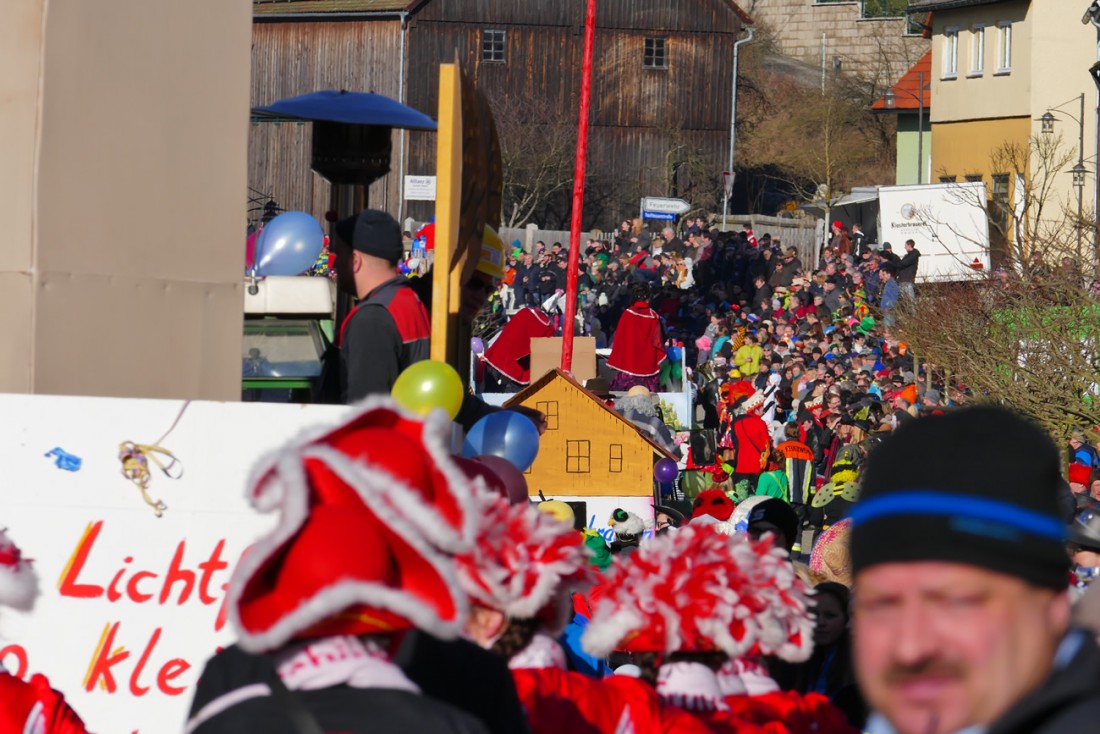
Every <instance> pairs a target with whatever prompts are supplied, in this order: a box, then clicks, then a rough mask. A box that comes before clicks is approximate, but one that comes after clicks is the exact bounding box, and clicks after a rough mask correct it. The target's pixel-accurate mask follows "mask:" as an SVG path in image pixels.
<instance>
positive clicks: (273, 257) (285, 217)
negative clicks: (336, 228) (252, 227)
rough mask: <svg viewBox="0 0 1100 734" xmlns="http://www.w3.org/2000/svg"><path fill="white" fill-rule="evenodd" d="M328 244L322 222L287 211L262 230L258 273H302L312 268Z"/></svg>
mask: <svg viewBox="0 0 1100 734" xmlns="http://www.w3.org/2000/svg"><path fill="white" fill-rule="evenodd" d="M324 246H325V232H324V230H323V229H321V223H320V222H318V221H317V220H316V219H314V218H313V217H312V216H310V215H309V214H306V213H305V212H285V213H283V214H280V215H279V216H277V217H275V218H274V219H272V220H271V221H270V222H268V223H267V226H265V227H264V228H263V229H262V230H260V237H259V239H258V240H257V241H256V256H255V262H254V263H253V269H254V270H255V275H259V276H268V275H299V274H301V273H304V272H305V271H307V270H309V269H310V267H312V266H313V263H315V262H317V257H318V256H319V255H320V254H321V250H322V248H324Z"/></svg>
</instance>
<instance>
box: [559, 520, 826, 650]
mask: <svg viewBox="0 0 1100 734" xmlns="http://www.w3.org/2000/svg"><path fill="white" fill-rule="evenodd" d="M603 588H604V589H605V593H604V594H603V595H602V596H601V597H600V598H599V599H598V600H597V601H596V603H595V610H594V612H593V615H592V621H591V622H590V623H589V625H588V629H587V630H586V631H585V633H584V637H583V638H582V640H581V642H582V644H583V645H584V649H585V650H586V651H588V652H589V653H591V654H593V655H596V656H603V655H606V654H607V653H609V652H611V651H612V650H620V649H621V650H629V651H631V652H662V653H672V652H724V653H725V654H726V655H728V656H729V657H730V658H731V659H736V658H739V657H741V656H745V655H750V656H752V655H774V656H777V657H779V658H782V659H784V660H788V661H791V662H798V661H802V660H806V659H807V658H809V656H810V653H811V652H812V651H813V628H814V623H813V620H812V619H811V617H810V614H809V612H808V608H809V598H810V593H811V592H810V591H809V590H808V588H807V587H806V585H805V584H804V583H803V582H802V580H801V579H799V578H798V577H797V576H796V575H795V572H794V568H793V567H792V566H791V564H790V563H789V562H788V561H787V553H786V551H785V550H783V549H782V548H775V547H774V546H773V545H772V540H771V537H770V536H769V537H765V538H763V539H761V540H753V539H752V538H751V537H750V536H748V535H745V534H738V535H734V536H725V535H720V534H719V533H717V532H715V530H714V529H713V528H712V527H711V526H709V525H702V526H700V525H698V524H695V523H692V524H689V525H687V526H686V527H683V528H681V529H680V530H679V532H676V533H668V534H665V535H661V536H658V537H657V538H654V539H653V540H651V541H650V542H648V543H643V544H642V545H641V547H640V548H639V549H638V550H637V551H635V552H634V553H631V554H630V555H629V556H628V557H627V558H626V559H625V560H624V561H623V562H622V563H621V564H619V565H618V566H617V567H616V568H615V569H614V571H613V572H612V574H611V576H610V578H608V579H607V582H606V583H605V584H604V585H603Z"/></svg>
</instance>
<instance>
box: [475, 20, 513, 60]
mask: <svg viewBox="0 0 1100 734" xmlns="http://www.w3.org/2000/svg"><path fill="white" fill-rule="evenodd" d="M498 53H499V54H500V58H497V54H498ZM507 60H508V31H506V30H504V29H503V28H483V29H481V62H482V63H484V64H503V63H506V62H507Z"/></svg>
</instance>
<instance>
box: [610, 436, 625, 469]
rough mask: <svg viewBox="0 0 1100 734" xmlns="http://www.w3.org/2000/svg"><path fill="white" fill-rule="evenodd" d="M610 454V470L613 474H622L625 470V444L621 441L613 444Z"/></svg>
mask: <svg viewBox="0 0 1100 734" xmlns="http://www.w3.org/2000/svg"><path fill="white" fill-rule="evenodd" d="M609 454H610V457H611V459H610V466H609V467H608V471H610V472H611V473H612V474H621V473H622V471H623V445H622V444H621V443H613V444H611V446H610V448H609Z"/></svg>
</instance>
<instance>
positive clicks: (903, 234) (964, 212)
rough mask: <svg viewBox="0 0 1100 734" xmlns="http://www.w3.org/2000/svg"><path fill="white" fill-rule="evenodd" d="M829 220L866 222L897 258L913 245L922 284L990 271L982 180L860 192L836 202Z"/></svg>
mask: <svg viewBox="0 0 1100 734" xmlns="http://www.w3.org/2000/svg"><path fill="white" fill-rule="evenodd" d="M822 213H824V212H822ZM830 218H831V219H834V220H839V221H841V222H843V223H844V224H846V225H849V226H850V225H851V224H852V223H853V222H862V223H863V224H864V228H863V229H864V232H866V233H867V235H868V237H869V239H870V241H873V242H878V243H885V242H889V243H890V244H891V246H892V247H893V250H894V252H895V253H896V254H897V255H899V256H902V255H904V254H905V247H904V244H905V241H906V240H913V241H914V242H915V243H916V248H917V249H918V250H919V251H920V254H921V258H920V264H919V265H918V267H917V282H919V283H940V282H953V281H959V280H971V279H974V278H980V277H982V276H983V275H985V274H987V273H988V272H989V218H988V215H987V212H986V189H985V184H984V183H982V182H981V181H974V182H970V181H967V182H965V183H936V184H912V185H908V186H868V187H860V188H856V189H854V190H853V191H852V193H850V194H848V195H847V196H844V197H842V198H841V199H840V200H839V201H836V202H834V203H833V205H832V208H831V211H830ZM872 227H873V229H872Z"/></svg>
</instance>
